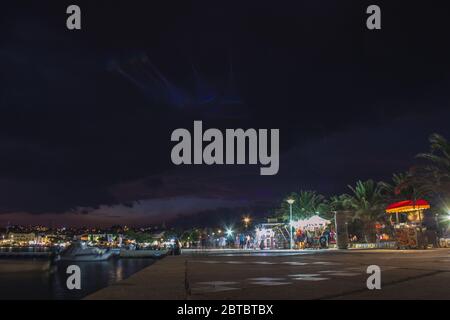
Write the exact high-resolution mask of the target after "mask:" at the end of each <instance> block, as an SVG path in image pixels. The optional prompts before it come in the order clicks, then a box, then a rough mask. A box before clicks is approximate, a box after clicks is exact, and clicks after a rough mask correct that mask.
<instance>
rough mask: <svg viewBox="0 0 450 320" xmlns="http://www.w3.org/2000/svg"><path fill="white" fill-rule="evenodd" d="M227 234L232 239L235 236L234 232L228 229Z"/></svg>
mask: <svg viewBox="0 0 450 320" xmlns="http://www.w3.org/2000/svg"><path fill="white" fill-rule="evenodd" d="M226 234H227V236H228V237H231V236H232V235H233V230H231V229H227V231H226Z"/></svg>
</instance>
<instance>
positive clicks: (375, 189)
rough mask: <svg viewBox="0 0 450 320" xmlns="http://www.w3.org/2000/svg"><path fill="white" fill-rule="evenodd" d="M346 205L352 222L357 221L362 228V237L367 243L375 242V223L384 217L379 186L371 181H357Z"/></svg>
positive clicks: (383, 204)
mask: <svg viewBox="0 0 450 320" xmlns="http://www.w3.org/2000/svg"><path fill="white" fill-rule="evenodd" d="M348 187H349V188H350V190H351V191H352V193H351V195H349V196H348V200H347V201H346V204H347V205H348V207H350V208H351V210H352V211H353V220H359V221H361V222H362V224H363V226H364V230H363V233H364V237H365V239H366V241H367V242H372V241H374V240H375V222H376V221H377V220H378V219H379V218H380V217H382V216H384V206H385V203H384V201H383V197H382V193H381V190H382V189H381V188H380V185H379V184H377V183H375V182H374V181H373V180H367V181H364V182H363V181H358V182H356V185H355V187H352V186H350V185H349V186H348Z"/></svg>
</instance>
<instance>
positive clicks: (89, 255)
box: [58, 242, 114, 262]
mask: <svg viewBox="0 0 450 320" xmlns="http://www.w3.org/2000/svg"><path fill="white" fill-rule="evenodd" d="M113 255H114V252H113V251H111V250H109V249H100V248H97V247H88V246H87V245H86V244H85V243H83V242H74V243H72V244H71V245H70V246H69V247H67V249H66V250H64V251H63V252H61V254H60V255H59V259H58V261H80V262H81V261H105V260H108V259H109V258H111V257H112V256H113Z"/></svg>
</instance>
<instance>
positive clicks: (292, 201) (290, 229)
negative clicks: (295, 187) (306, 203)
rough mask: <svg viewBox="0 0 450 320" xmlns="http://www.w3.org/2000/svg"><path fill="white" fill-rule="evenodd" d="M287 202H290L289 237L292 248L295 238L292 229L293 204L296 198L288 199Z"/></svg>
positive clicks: (291, 247)
mask: <svg viewBox="0 0 450 320" xmlns="http://www.w3.org/2000/svg"><path fill="white" fill-rule="evenodd" d="M286 201H287V203H289V238H290V245H289V247H290V249H291V250H292V249H293V248H294V238H293V230H292V205H293V204H294V202H295V200H294V199H287V200H286Z"/></svg>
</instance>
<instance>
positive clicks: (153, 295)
mask: <svg viewBox="0 0 450 320" xmlns="http://www.w3.org/2000/svg"><path fill="white" fill-rule="evenodd" d="M369 265H378V266H380V268H381V290H368V289H367V286H366V280H367V278H368V277H369V274H367V273H366V270H367V267H368V266H369ZM87 299H192V300H201V299H275V300H276V299H283V300H284V299H450V250H449V249H435V250H409V251H407V250H347V251H339V250H323V251H313V250H305V251H296V252H295V253H292V252H289V251H276V252H265V251H264V252H262V251H244V250H232V251H197V252H196V251H188V252H184V253H183V255H181V256H168V257H166V258H164V259H162V260H160V261H158V262H156V263H155V264H153V265H151V266H149V267H148V268H146V269H144V270H142V271H140V272H138V273H137V274H135V275H133V276H131V277H130V278H128V279H126V280H123V281H121V282H119V283H117V284H114V285H112V286H110V287H108V288H104V289H102V290H100V291H98V292H96V293H94V294H92V295H90V296H88V297H87Z"/></svg>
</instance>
